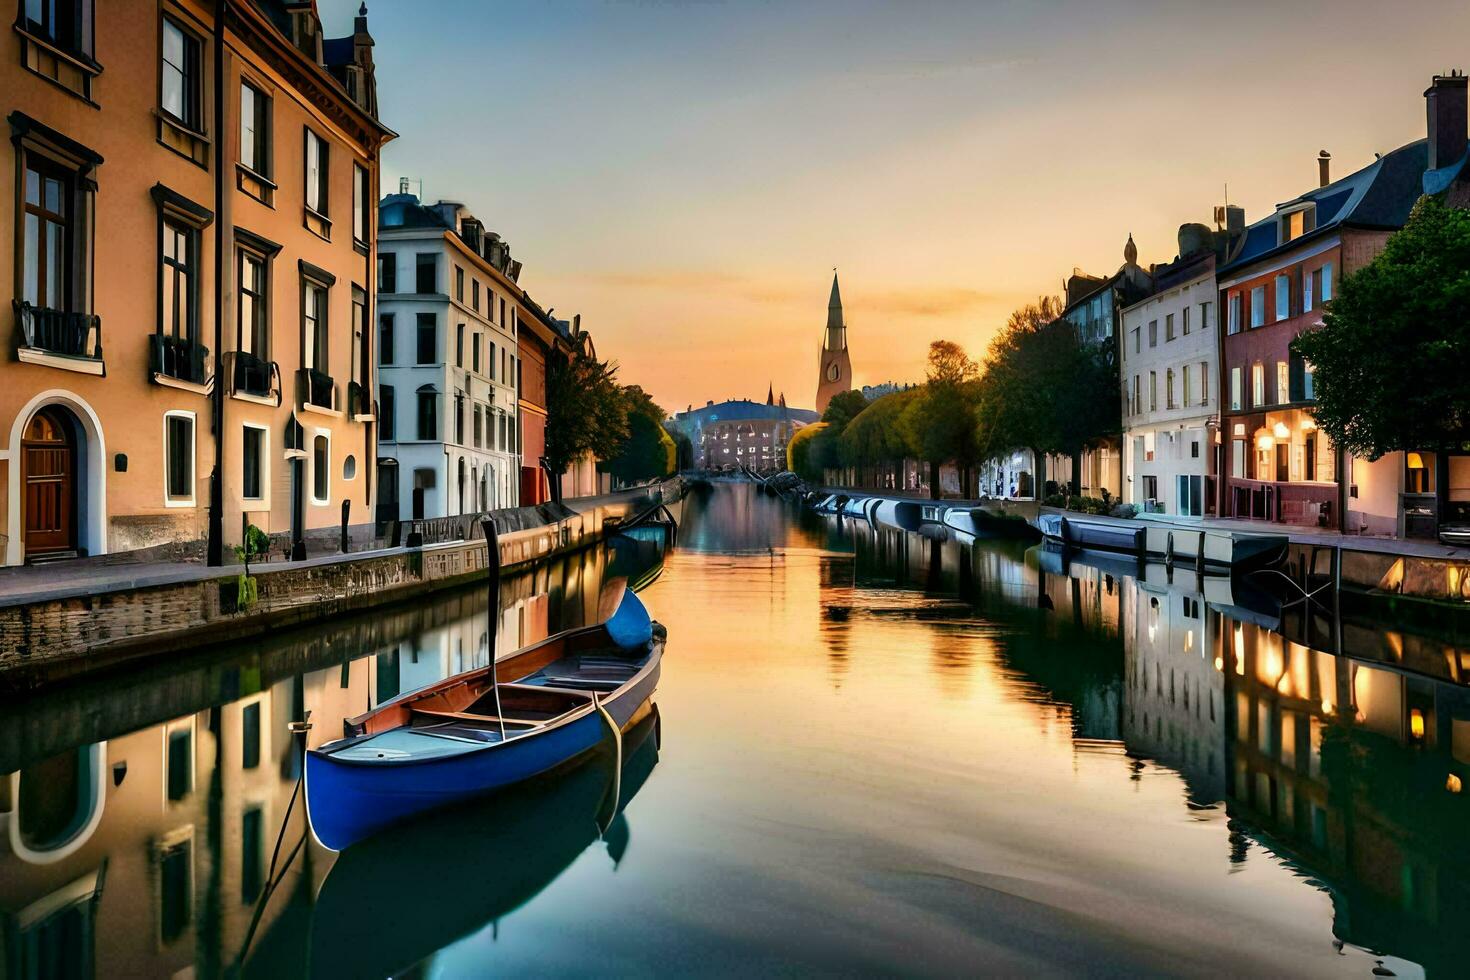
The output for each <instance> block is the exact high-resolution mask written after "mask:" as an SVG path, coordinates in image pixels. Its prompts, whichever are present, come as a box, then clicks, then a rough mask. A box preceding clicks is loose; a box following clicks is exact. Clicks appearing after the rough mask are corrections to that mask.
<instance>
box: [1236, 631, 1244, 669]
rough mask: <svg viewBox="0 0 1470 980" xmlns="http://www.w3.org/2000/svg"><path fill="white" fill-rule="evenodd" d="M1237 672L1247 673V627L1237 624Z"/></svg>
mask: <svg viewBox="0 0 1470 980" xmlns="http://www.w3.org/2000/svg"><path fill="white" fill-rule="evenodd" d="M1235 672H1236V673H1237V674H1244V673H1245V626H1244V625H1243V624H1241V623H1236V624H1235Z"/></svg>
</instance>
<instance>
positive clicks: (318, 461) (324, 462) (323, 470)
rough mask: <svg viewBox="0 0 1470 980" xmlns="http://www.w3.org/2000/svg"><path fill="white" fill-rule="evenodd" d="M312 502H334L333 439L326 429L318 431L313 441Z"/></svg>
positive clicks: (318, 504) (319, 504)
mask: <svg viewBox="0 0 1470 980" xmlns="http://www.w3.org/2000/svg"><path fill="white" fill-rule="evenodd" d="M311 502H312V503H313V504H316V505H317V506H321V505H323V504H330V503H331V502H332V437H331V433H329V432H327V431H326V430H325V429H318V430H317V432H316V435H314V436H313V437H312V440H311Z"/></svg>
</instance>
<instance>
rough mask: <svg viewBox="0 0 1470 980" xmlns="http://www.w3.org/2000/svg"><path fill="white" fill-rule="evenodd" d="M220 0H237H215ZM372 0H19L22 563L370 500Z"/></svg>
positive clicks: (275, 522)
mask: <svg viewBox="0 0 1470 980" xmlns="http://www.w3.org/2000/svg"><path fill="white" fill-rule="evenodd" d="M217 11H223V15H222V16H223V23H217V22H216V12H217ZM372 44H373V42H372V38H371V36H370V35H369V34H368V31H367V18H366V16H365V11H364V12H362V14H360V16H359V17H358V18H357V20H356V22H355V24H354V29H353V32H352V34H351V35H349V36H346V37H342V38H335V39H333V38H325V37H323V34H322V29H321V24H320V21H319V19H318V17H317V12H316V7H315V3H314V2H307V0H299V2H298V0H227V2H223V3H200V2H195V0H149V2H144V0H110V2H108V3H106V4H103V3H97V2H95V0H77V2H75V3H70V4H51V3H42V2H36V3H21V4H20V5H19V15H18V19H17V21H16V24H15V28H14V30H13V32H12V37H11V43H10V44H9V46H8V47H7V48H6V49H5V51H4V52H3V53H0V103H3V111H4V114H5V116H6V120H7V124H8V129H9V133H10V136H11V138H10V140H8V141H6V142H5V143H4V144H3V147H0V174H6V175H10V176H9V179H10V180H11V182H12V187H11V191H10V193H8V194H0V227H3V228H4V230H5V231H4V233H0V268H9V269H10V270H11V273H10V274H9V275H0V284H3V285H0V292H4V293H7V294H8V295H7V297H6V298H8V299H9V300H10V301H9V302H6V303H0V317H3V318H5V319H6V320H7V323H8V328H9V331H10V333H9V336H10V344H9V352H8V356H7V357H6V358H5V359H4V361H0V540H3V543H4V548H3V555H4V561H5V563H6V564H12V565H13V564H19V563H22V562H25V561H28V560H36V559H40V558H47V557H65V556H72V555H100V554H107V553H112V552H118V551H125V550H130V549H138V548H148V547H154V546H159V545H172V546H175V548H176V549H177V550H178V551H179V552H180V553H194V552H198V553H204V552H206V551H209V552H211V553H212V555H213V556H214V557H218V556H219V554H220V553H221V552H222V551H223V550H224V549H225V548H227V547H228V546H229V545H232V544H235V543H237V542H238V541H239V540H240V538H241V536H242V528H243V525H244V523H245V522H246V521H248V522H250V523H253V524H255V525H256V526H258V527H260V528H261V529H263V530H265V531H267V532H269V533H270V534H271V535H272V537H273V544H276V545H280V546H281V547H283V548H286V549H289V550H293V551H295V552H297V553H298V554H299V553H301V552H302V551H304V544H303V542H304V541H305V540H306V539H308V538H310V537H311V535H310V532H311V531H312V530H313V529H326V528H332V527H335V526H336V525H337V524H338V523H339V522H340V521H341V519H342V516H343V515H342V505H343V504H344V503H347V504H349V505H350V517H349V519H350V520H351V521H353V522H365V521H369V520H371V514H370V508H369V503H370V501H371V500H372V497H373V479H374V462H375V457H376V447H375V424H374V416H373V406H372V402H371V398H370V397H369V395H368V392H370V391H371V390H372V389H371V384H370V382H371V379H372V373H373V372H372V367H373V350H372V345H373V335H372V331H370V330H367V329H365V324H368V323H371V322H372V314H371V309H370V304H371V301H372V297H373V296H374V293H375V283H374V274H375V263H374V239H375V229H376V219H375V216H374V202H376V201H377V199H378V196H379V195H378V159H379V153H380V150H381V148H382V146H383V144H384V143H385V142H387V141H388V140H389V139H391V138H392V136H393V134H392V133H391V131H389V130H388V129H386V128H385V127H384V126H383V125H382V124H381V123H379V122H378V120H377V118H376V107H377V99H376V91H375V88H374V78H373V63H372Z"/></svg>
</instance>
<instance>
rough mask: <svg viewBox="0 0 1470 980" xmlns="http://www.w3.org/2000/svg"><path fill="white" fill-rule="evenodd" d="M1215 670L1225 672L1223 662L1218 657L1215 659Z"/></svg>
mask: <svg viewBox="0 0 1470 980" xmlns="http://www.w3.org/2000/svg"><path fill="white" fill-rule="evenodd" d="M1215 669H1216V670H1218V671H1224V670H1225V661H1223V660H1221V659H1220V658H1219V657H1216V658H1215Z"/></svg>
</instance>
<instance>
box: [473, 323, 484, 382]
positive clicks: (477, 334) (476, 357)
mask: <svg viewBox="0 0 1470 980" xmlns="http://www.w3.org/2000/svg"><path fill="white" fill-rule="evenodd" d="M484 339H485V337H484V334H482V333H480V331H478V330H476V331H475V336H474V339H473V346H474V349H473V350H472V351H471V352H470V353H471V355H472V356H473V358H474V360H473V361H471V363H472V364H473V365H474V370H475V373H476V374H478V373H479V372H480V347H481V341H483V340H484Z"/></svg>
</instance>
